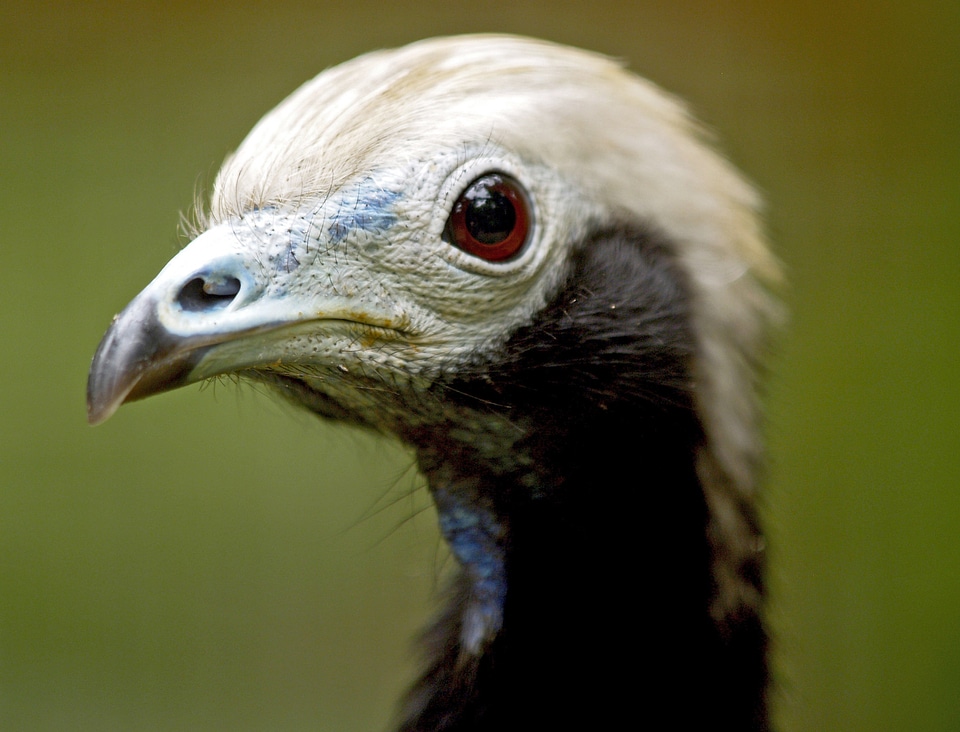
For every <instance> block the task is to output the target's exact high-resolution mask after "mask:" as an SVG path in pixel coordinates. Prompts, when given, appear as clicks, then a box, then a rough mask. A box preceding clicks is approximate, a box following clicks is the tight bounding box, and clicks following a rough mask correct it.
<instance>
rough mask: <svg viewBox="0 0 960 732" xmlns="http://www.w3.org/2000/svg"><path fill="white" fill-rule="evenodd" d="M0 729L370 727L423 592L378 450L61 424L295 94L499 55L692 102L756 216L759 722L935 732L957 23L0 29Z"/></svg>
mask: <svg viewBox="0 0 960 732" xmlns="http://www.w3.org/2000/svg"><path fill="white" fill-rule="evenodd" d="M0 17H2V20H3V22H2V23H0V135H2V137H0V181H2V182H3V196H2V198H0V221H2V222H3V228H2V230H0V285H2V286H0V324H2V330H0V333H2V335H3V338H4V340H5V342H6V343H7V347H6V348H5V349H4V350H3V357H2V358H0V369H2V372H0V376H2V384H3V386H2V388H0V726H2V727H3V728H4V729H18V730H21V729H22V730H61V729H71V730H84V729H90V730H109V729H137V730H153V729H156V730H167V729H178V730H210V729H231V730H259V729H275V730H301V729H302V730H306V729H323V730H354V729H356V730H361V729H382V728H384V727H386V726H387V725H388V723H389V721H390V719H391V715H392V713H393V709H394V706H393V705H394V702H395V699H396V698H397V697H398V696H399V694H400V691H401V690H402V688H403V687H404V685H405V684H406V683H407V682H408V681H409V680H410V678H411V676H412V674H413V673H414V669H415V653H414V652H412V648H413V646H412V640H411V639H412V638H413V637H414V636H415V634H416V631H417V628H418V627H420V626H421V625H422V624H423V622H424V620H425V619H426V618H427V617H428V616H429V614H430V613H431V612H432V609H433V608H434V607H435V605H434V603H435V599H436V596H437V593H438V589H439V585H440V584H442V576H443V570H444V568H445V567H447V566H449V560H448V558H447V555H446V553H445V550H444V549H443V547H442V545H441V543H440V542H439V540H438V539H437V535H436V529H435V527H434V517H433V515H432V511H431V508H430V505H429V498H428V496H426V494H425V491H423V490H422V487H420V483H419V481H418V478H417V477H416V475H415V473H414V471H413V469H412V463H411V459H410V456H409V455H407V454H406V453H405V452H404V451H403V450H402V449H400V448H399V447H397V446H395V445H392V444H390V443H387V442H383V441H377V440H374V439H373V438H370V437H368V436H365V435H361V434H359V433H357V432H355V431H352V430H350V429H347V428H342V427H331V426H328V425H324V424H320V423H319V422H317V421H315V420H313V419H311V418H309V417H308V416H306V415H300V414H298V413H296V412H294V411H293V410H292V409H290V408H287V407H285V406H282V405H277V404H276V403H274V402H273V401H272V400H270V399H268V398H265V397H263V396H262V395H260V394H258V393H257V392H256V391H255V390H253V389H251V388H250V387H239V388H236V387H234V386H233V385H232V384H230V383H228V382H227V383H222V384H216V385H214V386H213V387H208V388H206V389H197V388H193V389H187V390H183V391H181V392H175V393H172V394H169V395H165V396H163V397H160V398H156V399H153V400H148V401H146V402H143V403H139V404H135V405H132V406H129V407H125V408H124V409H123V410H121V412H120V413H119V414H118V415H117V416H116V417H114V418H113V419H112V420H111V421H110V422H108V423H107V424H106V425H104V426H102V427H100V428H97V429H96V430H92V429H89V428H88V427H87V426H86V425H85V423H84V404H83V401H84V383H85V378H86V369H87V366H88V365H89V359H90V357H91V356H92V354H93V351H94V349H95V347H96V344H97V342H98V339H99V337H100V335H101V334H102V333H103V331H104V330H105V328H106V326H107V324H108V322H109V318H110V316H111V315H112V314H113V313H114V312H117V311H118V310H119V309H120V308H122V307H123V305H124V304H125V303H126V301H127V300H128V299H129V298H130V297H132V296H133V295H134V294H135V293H136V292H137V291H138V290H139V289H140V288H141V287H142V286H143V285H144V284H146V282H148V281H149V280H150V279H151V278H152V277H153V275H154V274H155V273H156V272H157V271H158V270H159V269H160V267H161V266H162V265H163V264H164V263H165V261H166V260H167V259H168V258H169V257H170V256H171V254H172V253H174V252H175V251H176V249H177V246H178V245H179V242H180V240H179V239H178V237H177V235H176V231H177V226H178V221H179V212H181V211H189V210H190V208H191V206H192V203H193V200H194V195H195V193H196V192H197V191H203V190H204V189H205V187H206V185H208V184H209V182H210V181H211V180H212V176H213V174H214V172H215V170H216V168H217V165H218V163H219V161H220V160H222V159H223V157H224V156H225V155H226V154H227V152H228V151H229V150H231V149H232V148H233V147H235V146H236V145H237V144H238V143H239V141H240V140H241V139H242V137H243V135H244V133H245V132H246V131H247V130H248V129H249V128H250V127H251V126H252V125H253V123H254V122H256V120H257V119H258V118H259V117H260V116H261V115H262V114H263V113H264V112H266V111H267V110H268V109H270V108H271V107H272V106H273V105H275V104H276V103H277V102H278V101H280V100H281V99H282V98H283V97H284V96H286V95H287V94H288V93H289V92H290V91H291V90H292V89H294V88H295V87H296V86H297V85H298V84H299V83H301V82H303V81H304V80H306V79H307V78H309V77H310V76H312V75H313V74H315V73H316V72H318V71H319V70H321V69H323V68H325V67H327V66H330V65H332V64H335V63H337V62H339V61H342V60H345V59H347V58H350V57H352V56H354V55H356V54H358V53H361V52H363V51H366V50H370V49H373V48H377V47H383V46H393V45H398V44H402V43H405V42H408V41H411V40H414V39H417V38H421V37H426V36H430V35H437V34H446V33H456V32H472V31H491V30H495V31H508V32H517V33H524V34H528V35H536V36H541V37H545V38H550V39H553V40H557V41H560V42H565V43H570V44H573V45H579V46H584V47H588V48H592V49H595V50H598V51H602V52H605V53H608V54H612V55H614V56H618V57H621V58H623V59H624V60H625V61H626V62H627V63H629V64H630V66H631V67H632V68H634V69H635V70H637V71H638V72H639V73H641V74H643V75H645V76H648V77H650V78H652V79H654V80H655V81H657V82H658V83H660V84H661V85H663V86H665V87H666V88H668V89H670V90H672V91H673V92H675V93H677V94H679V95H680V96H682V97H684V98H686V99H687V100H688V101H689V102H690V104H691V106H692V108H693V109H694V111H695V112H696V113H697V114H698V115H699V116H700V117H701V118H702V119H704V120H705V121H706V122H707V124H708V125H710V126H711V127H713V128H715V129H717V130H718V131H719V137H720V138H721V140H722V145H723V147H724V149H725V150H726V151H727V152H728V153H729V154H730V156H731V157H732V158H733V159H734V160H735V162H736V163H737V164H738V165H739V166H740V167H741V168H743V169H744V170H745V171H746V172H747V173H748V175H750V176H751V177H752V178H753V179H754V180H755V181H756V182H757V184H758V185H759V187H760V188H761V190H762V191H763V192H764V195H765V197H766V199H767V201H768V209H769V213H768V221H769V229H770V232H771V236H772V239H773V240H774V242H775V246H776V248H777V250H778V252H779V254H780V255H781V257H782V259H783V261H784V263H785V266H786V269H787V272H788V277H789V280H790V286H789V290H788V291H787V292H786V293H785V296H786V299H787V300H788V302H789V305H790V308H791V311H792V317H791V322H790V324H789V326H788V328H787V329H786V331H785V333H784V335H783V338H782V345H781V348H780V354H779V357H778V359H777V361H776V362H775V364H774V368H773V379H772V385H771V390H770V399H769V402H770V417H771V419H770V422H771V424H770V430H769V441H770V444H771V467H770V476H769V480H768V488H767V492H766V493H765V505H766V514H767V524H768V527H769V530H770V545H771V583H772V587H773V601H772V604H771V618H772V620H773V622H774V626H775V632H776V635H777V656H776V659H777V675H778V681H779V689H780V690H779V692H778V704H777V713H778V718H779V721H780V726H781V728H782V729H783V730H785V731H786V732H799V731H801V730H804V731H806V730H809V731H811V732H812V731H813V730H823V729H831V730H845V731H848V732H849V731H855V730H906V729H909V730H914V731H917V730H920V731H925V730H931V731H932V730H956V729H960V693H958V689H960V622H958V618H960V538H958V526H960V491H958V490H957V475H958V467H960V449H958V448H960V445H958V433H960V431H958V424H957V421H958V420H957V414H958V413H960V387H958V376H960V363H958V360H960V349H958V347H957V343H958V338H957V336H958V330H960V295H958V292H960V288H958V287H957V284H956V280H957V275H958V273H960V247H958V246H957V242H958V239H960V175H958V172H957V171H958V170H960V144H958V143H960V139H958V132H960V64H958V61H960V51H958V48H960V44H958V43H957V39H958V38H960V4H957V3H956V2H953V0H951V1H949V2H939V3H938V2H930V1H927V2H920V3H919V4H905V3H904V4H894V3H875V4H873V5H871V6H869V7H865V6H864V5H863V4H862V3H855V2H852V1H851V0H841V2H839V3H838V2H833V3H823V2H810V1H804V0H785V1H784V2H780V3H767V2H761V1H760V0H750V1H747V2H737V3H734V2H724V1H717V2H710V3H698V4H694V3H667V2H620V3H611V2H602V1H601V2H594V3H589V4H587V3H583V4H563V5H560V4H552V3H540V4H536V3H523V2H515V1H514V2H483V1H478V2H473V3H469V4H456V3H441V2H408V3H402V4H394V5H388V4H384V3H379V2H377V3H374V2H370V1H368V0H363V1H361V2H354V3H349V4H342V5H333V4H326V3H317V2H311V3H306V2H304V3H285V2H279V3H271V4H268V3H257V2H247V3H223V4H217V5H213V4H210V5H207V6H204V7H197V6H196V5H194V4H187V3H169V2H167V3H159V2H152V3H142V2H141V3H121V2H99V3H62V4H54V3H17V2H13V3H8V4H7V5H6V6H5V7H4V9H3V10H0Z"/></svg>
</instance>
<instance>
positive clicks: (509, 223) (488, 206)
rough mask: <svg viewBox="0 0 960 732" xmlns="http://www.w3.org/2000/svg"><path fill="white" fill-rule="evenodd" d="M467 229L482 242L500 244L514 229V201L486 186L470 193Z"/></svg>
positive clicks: (515, 215) (515, 218)
mask: <svg viewBox="0 0 960 732" xmlns="http://www.w3.org/2000/svg"><path fill="white" fill-rule="evenodd" d="M468 197H469V199H470V202H469V204H468V205H467V211H466V216H465V217H464V219H465V222H466V224H467V231H469V232H470V236H472V237H473V238H474V239H476V240H477V241H478V242H480V243H481V244H499V243H500V242H502V241H503V240H504V239H506V238H507V237H508V236H510V232H512V231H513V227H514V225H515V224H516V223H517V213H516V211H514V210H513V202H512V201H510V199H509V198H507V197H506V196H505V195H503V194H502V193H500V192H499V191H496V190H491V189H489V188H487V187H486V186H483V187H479V186H478V189H477V190H476V191H472V192H470V193H469V194H468Z"/></svg>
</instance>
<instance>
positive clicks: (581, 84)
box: [87, 34, 782, 732]
mask: <svg viewBox="0 0 960 732" xmlns="http://www.w3.org/2000/svg"><path fill="white" fill-rule="evenodd" d="M781 277H782V275H781V268H780V266H779V264H778V261H777V258H776V256H775V255H774V254H773V253H772V251H771V247H770V246H769V244H768V242H767V238H766V235H765V233H764V227H763V222H762V205H761V201H760V197H759V195H758V194H757V193H756V192H755V190H754V188H753V186H752V185H751V184H750V183H749V182H747V181H746V180H745V178H744V177H743V176H742V175H741V174H740V173H739V172H738V171H737V170H736V169H735V168H734V167H733V165H732V164H731V163H729V162H728V161H727V159H726V158H725V157H724V156H723V155H722V154H720V153H719V152H717V146H716V144H715V142H714V139H713V135H712V134H711V133H710V132H709V131H708V130H707V129H706V128H705V127H704V126H703V125H701V124H700V123H699V122H697V121H696V120H695V119H694V117H693V115H692V114H691V113H690V112H689V111H688V109H687V107H686V106H685V105H684V103H683V102H681V101H680V100H678V99H676V98H674V97H673V96H671V95H670V94H668V93H667V92H665V91H662V90H661V89H660V88H659V87H657V86H656V85H654V84H653V83H652V82H649V81H647V80H645V79H643V78H642V77H640V76H638V75H636V74H634V73H632V72H631V71H629V70H628V69H626V68H625V67H624V65H623V64H622V63H620V62H619V61H616V60H613V59H611V58H608V57H606V56H603V55H600V54H596V53H594V52H590V51H586V50H581V49H576V48H571V47H566V46H562V45H558V44H555V43H552V42H548V41H541V40H536V39H530V38H524V37H519V36H511V35H497V34H480V35H466V36H452V37H441V38H433V39H427V40H423V41H418V42H415V43H413V44H410V45H408V46H405V47H402V48H398V49H393V50H379V51H374V52H371V53H368V54H366V55H362V56H359V57H357V58H355V59H353V60H351V61H347V62H345V63H343V64H341V65H339V66H335V67H332V68H330V69H328V70H325V71H323V72H322V73H320V74H319V75H318V76H316V77H315V78H313V79H312V80H310V81H308V82H306V83H305V84H304V85H303V86H301V87H300V88H299V89H297V90H295V91H294V92H293V93H292V94H291V95H290V96H289V97H288V98H287V99H286V100H284V101H283V102H281V103H280V104H279V105H278V106H277V107H276V108H275V109H273V110H272V111H270V112H269V113H267V114H266V116H264V117H263V118H262V119H261V120H260V121H259V122H258V123H257V124H256V125H255V126H254V127H253V128H252V130H251V131H250V133H249V134H248V135H247V137H246V138H245V139H244V140H243V142H242V143H241V144H240V145H239V147H238V148H237V149H236V151H235V152H234V153H232V154H231V155H230V156H229V157H228V158H227V159H226V161H225V162H224V164H223V166H222V168H221V169H220V171H219V173H218V174H217V177H216V180H215V182H214V185H213V190H212V193H211V194H210V197H209V200H208V201H207V202H206V203H205V204H204V205H203V206H201V208H200V211H199V212H198V215H197V225H196V231H195V232H193V234H192V241H190V242H189V243H188V244H187V245H186V246H185V247H184V248H183V249H181V250H180V251H179V252H178V253H177V254H176V255H175V256H174V257H173V258H172V259H171V260H170V262H169V263H168V264H167V265H166V266H165V267H164V268H163V269H162V270H161V271H160V272H159V274H158V275H157V277H156V278H155V279H154V280H153V281H152V282H151V283H150V284H148V285H147V286H146V288H145V289H143V290H142V292H141V293H140V294H139V295H137V296H136V297H135V298H134V299H133V300H132V301H131V302H130V303H129V305H128V306H127V307H126V308H125V309H124V310H123V311H122V312H121V313H120V314H119V315H118V316H116V317H115V318H114V320H113V322H112V323H111V325H110V326H109V329H108V331H107V332H106V334H105V335H104V337H103V340H102V341H101V343H100V345H99V347H98V349H97V351H96V354H95V356H94V358H93V362H92V365H91V368H90V374H89V379H88V387H87V407H88V419H89V421H90V422H91V423H93V424H96V423H99V422H102V421H103V420H105V419H106V418H107V417H109V416H110V415H111V414H113V413H114V412H115V411H116V410H117V408H118V407H119V406H120V405H121V404H123V403H126V402H131V401H135V400H138V399H142V398H144V397H147V396H151V395H154V394H158V393H161V392H165V391H168V390H171V389H174V388H178V387H181V386H184V385H187V384H193V383H197V382H202V381H205V380H209V379H215V378H219V377H222V376H223V375H226V374H230V375H236V376H237V377H238V378H239V379H240V380H247V381H252V382H254V383H256V384H260V385H266V387H269V390H272V391H274V392H276V393H278V394H280V395H282V396H283V397H284V398H286V399H287V400H289V401H291V402H293V403H295V404H297V405H299V406H300V407H303V408H305V409H307V410H309V411H311V412H313V413H315V414H316V415H318V416H319V417H321V418H323V419H327V420H333V421H337V422H344V423H350V424H354V425H360V426H363V427H365V428H368V429H369V430H372V431H373V432H375V433H379V434H381V435H386V436H389V437H390V438H393V439H396V440H399V441H400V442H402V443H403V444H405V445H406V446H408V447H409V448H410V449H411V450H412V452H413V454H414V455H415V456H416V464H417V468H418V470H419V472H420V473H421V475H422V476H423V477H424V478H425V481H426V485H427V490H428V491H429V493H430V495H431V497H432V500H433V503H434V504H435V506H436V510H437V517H438V521H439V528H440V532H441V535H442V537H443V539H444V540H445V542H446V544H447V545H448V546H449V549H450V552H451V554H452V556H453V557H454V559H455V560H456V566H457V571H456V573H455V576H454V577H452V579H451V580H450V584H449V587H448V588H447V589H446V591H445V597H444V604H443V608H444V609H443V610H442V611H440V612H439V613H438V616H437V617H436V618H435V620H434V621H433V622H432V624H431V625H430V626H429V627H428V629H427V630H426V631H425V633H424V636H423V638H422V653H423V658H422V661H421V662H422V674H421V675H420V677H419V679H418V680H417V681H416V682H415V683H414V684H413V685H412V688H411V689H410V691H409V692H408V694H407V696H406V697H405V699H404V700H402V701H401V703H400V704H399V706H398V713H397V720H396V727H397V729H400V730H404V731H405V732H413V731H414V730H418V731H420V730H511V729H552V728H560V727H566V728H577V727H578V726H581V725H589V727H584V728H590V729H598V728H613V727H617V728H620V727H622V726H624V724H629V725H631V726H632V725H634V724H635V725H637V726H638V727H641V728H643V727H645V726H654V727H657V728H660V727H663V726H669V727H671V728H677V729H702V728H706V727H707V726H709V727H710V728H715V729H731V730H752V731H753V730H767V729H769V728H770V725H771V722H770V710H769V707H770V703H769V698H770V694H771V692H770V687H771V682H770V675H771V674H770V671H769V660H768V656H769V646H770V640H769V634H768V632H767V629H766V623H765V620H764V615H765V590H764V576H765V564H766V562H765V553H766V551H765V550H766V545H765V539H764V535H763V532H762V529H761V525H760V520H759V517H758V493H759V488H760V486H759V484H760V482H761V477H762V473H763V467H764V451H763V445H762V442H763V441H762V435H761V433H762V429H763V416H762V408H761V401H762V382H763V380H764V375H765V371H766V368H767V367H766V364H767V361H768V352H769V350H770V342H771V333H772V332H773V331H775V329H776V324H777V322H778V319H779V317H780V308H781V305H780V303H779V298H778V296H777V289H778V287H779V283H780V281H781Z"/></svg>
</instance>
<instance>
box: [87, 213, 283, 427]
mask: <svg viewBox="0 0 960 732" xmlns="http://www.w3.org/2000/svg"><path fill="white" fill-rule="evenodd" d="M259 279H260V278H258V276H257V272H256V271H254V270H253V269H252V268H251V267H250V266H249V265H248V262H247V260H246V259H245V258H244V257H243V256H242V254H241V251H240V247H238V246H237V241H236V238H235V237H233V236H232V235H231V232H230V231H229V230H227V231H225V230H223V229H211V230H210V231H207V232H205V233H203V234H201V235H200V236H199V237H198V238H197V239H195V240H194V241H193V242H192V243H191V244H190V245H188V246H187V247H186V248H185V249H183V251H181V252H180V253H179V254H178V255H177V256H176V257H174V258H173V259H172V260H171V261H170V262H169V264H167V266H166V267H164V268H163V270H162V271H161V272H160V274H159V275H157V278H156V279H155V280H154V281H153V282H151V283H150V284H149V285H148V286H147V288H146V289H145V290H144V291H143V292H141V293H140V294H139V295H137V297H136V298H134V299H133V301H132V302H131V303H130V304H129V305H128V306H127V307H126V308H125V309H124V310H123V312H122V313H120V314H119V315H118V316H116V317H115V318H114V319H113V323H112V324H111V325H110V328H109V330H107V333H106V335H104V337H103V340H102V341H101V342H100V346H99V347H98V348H97V352H96V355H94V357H93V363H92V364H91V366H90V376H89V379H88V381H87V419H88V420H89V421H90V423H91V424H99V423H100V422H103V421H104V420H105V419H107V418H108V417H109V416H110V415H111V414H113V413H114V412H115V411H116V410H117V408H118V407H119V406H120V405H121V404H123V403H125V402H129V401H134V400H136V399H142V398H144V397H147V396H150V395H151V394H157V393H160V392H163V391H168V390H170V389H175V388H177V387H178V386H183V385H185V384H190V383H193V382H195V381H200V380H201V379H204V378H207V377H209V376H213V375H216V373H218V372H217V371H215V370H214V371H212V372H211V369H209V368H201V365H202V363H203V361H204V357H205V356H206V355H207V353H208V351H209V350H210V349H211V347H213V346H216V345H217V344H221V343H224V342H227V341H231V340H234V339H237V338H240V337H243V336H244V335H249V334H251V333H256V332H259V331H263V330H269V329H271V328H273V327H276V325H277V324H278V323H279V322H283V320H286V319H285V318H280V317H279V313H278V312H276V311H277V308H276V307H274V308H271V307H270V305H271V303H269V302H266V301H265V300H264V298H263V297H262V295H263V292H264V289H265V283H264V282H262V281H259ZM274 304H276V303H274ZM243 365H244V364H242V363H237V364H233V367H234V368H236V367H238V366H240V367H242V366H243ZM226 370H231V369H226ZM219 373H223V371H220V372H219Z"/></svg>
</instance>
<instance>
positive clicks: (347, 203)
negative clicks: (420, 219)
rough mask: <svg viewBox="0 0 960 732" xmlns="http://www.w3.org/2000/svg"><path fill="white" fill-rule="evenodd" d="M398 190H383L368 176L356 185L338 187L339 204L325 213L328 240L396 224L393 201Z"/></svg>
mask: <svg viewBox="0 0 960 732" xmlns="http://www.w3.org/2000/svg"><path fill="white" fill-rule="evenodd" d="M400 195H401V194H400V192H399V191H390V190H384V189H383V188H381V187H380V186H379V185H377V184H376V183H375V181H373V180H372V179H371V178H365V179H364V180H363V181H361V182H360V183H359V184H358V185H357V186H356V187H354V188H350V189H347V190H345V191H342V192H341V194H340V196H339V199H340V200H339V205H336V208H335V210H334V211H333V213H331V214H330V215H329V217H328V221H329V223H328V225H327V235H328V236H329V237H330V242H331V243H332V244H339V243H340V242H341V241H343V239H344V238H346V237H347V236H348V235H349V234H350V233H351V232H353V231H367V232H371V233H374V232H378V231H385V230H387V229H389V228H390V227H391V226H393V225H394V224H396V222H397V215H396V213H395V212H394V210H393V204H394V203H396V201H397V199H398V198H400Z"/></svg>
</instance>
